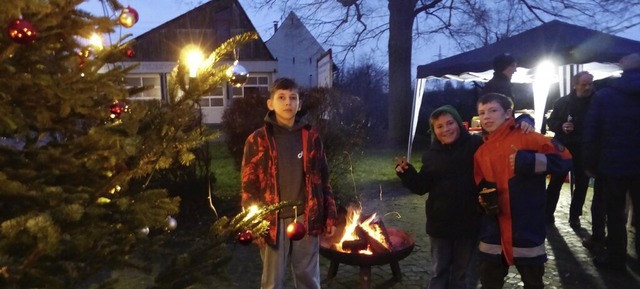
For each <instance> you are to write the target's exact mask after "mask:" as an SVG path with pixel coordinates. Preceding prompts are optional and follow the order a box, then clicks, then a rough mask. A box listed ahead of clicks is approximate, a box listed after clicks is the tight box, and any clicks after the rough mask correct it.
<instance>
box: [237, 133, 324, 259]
mask: <svg viewBox="0 0 640 289" xmlns="http://www.w3.org/2000/svg"><path fill="white" fill-rule="evenodd" d="M302 150H303V168H304V187H305V193H306V198H305V204H304V216H305V220H304V224H305V226H306V228H307V231H308V234H310V235H314V236H317V235H319V234H320V233H322V232H323V231H324V229H325V227H326V226H334V225H335V223H336V205H335V200H334V198H333V192H332V190H331V186H330V185H329V171H328V165H327V160H326V156H325V152H324V148H323V145H322V142H321V140H320V136H319V135H318V132H317V131H315V130H312V129H311V127H310V126H309V125H307V126H305V127H303V128H302ZM277 168H278V156H277V150H276V147H275V139H274V137H273V126H272V124H270V123H266V124H265V126H263V127H262V128H259V129H258V130H256V131H254V132H253V133H252V134H251V135H250V136H249V137H248V138H247V140H246V142H245V146H244V155H243V159H242V206H243V207H248V206H251V205H259V206H269V205H274V204H277V203H280V202H281V201H282V200H280V195H279V193H278V192H279V190H278V188H279V187H278V175H277V174H278V169H277ZM277 219H278V213H277V212H275V213H273V214H271V215H270V216H268V218H267V221H269V222H270V227H269V233H268V235H267V236H265V240H266V242H267V244H269V245H271V246H277V244H276V236H277V232H278V230H279V229H280V230H282V229H283V228H278V227H277V225H278V222H277Z"/></svg>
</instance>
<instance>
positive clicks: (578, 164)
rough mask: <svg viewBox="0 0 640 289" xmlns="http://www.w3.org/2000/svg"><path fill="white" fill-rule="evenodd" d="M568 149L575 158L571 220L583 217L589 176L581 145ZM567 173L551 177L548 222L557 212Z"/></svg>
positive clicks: (548, 192) (547, 210)
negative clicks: (586, 171)
mask: <svg viewBox="0 0 640 289" xmlns="http://www.w3.org/2000/svg"><path fill="white" fill-rule="evenodd" d="M567 148H568V149H569V151H570V152H571V155H572V156H573V158H572V161H573V168H572V169H571V183H572V184H573V187H572V191H571V207H570V208H569V219H578V218H579V217H580V216H582V207H583V206H584V200H585V198H586V197H587V189H588V188H589V176H587V174H586V173H585V170H584V165H583V164H582V153H581V151H582V147H581V146H579V145H575V144H573V145H567ZM567 174H568V172H567V173H563V174H557V175H551V179H550V180H549V185H548V186H547V204H546V214H547V215H546V217H547V220H549V219H552V217H553V213H554V212H555V211H556V206H557V205H558V199H559V198H560V190H561V189H562V184H564V180H565V179H566V178H567Z"/></svg>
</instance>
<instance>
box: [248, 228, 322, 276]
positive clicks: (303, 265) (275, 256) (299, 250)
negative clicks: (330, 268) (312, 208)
mask: <svg viewBox="0 0 640 289" xmlns="http://www.w3.org/2000/svg"><path fill="white" fill-rule="evenodd" d="M298 219H301V220H304V216H298ZM278 222H279V224H278V225H279V226H278V228H279V230H278V247H277V248H275V249H274V248H273V247H271V246H269V245H266V246H265V247H264V248H262V249H260V257H261V258H262V284H261V288H262V289H283V288H285V286H284V281H285V280H284V279H285V273H286V271H285V270H286V268H287V267H288V266H287V265H289V264H290V268H291V272H292V275H293V282H294V286H295V288H297V289H320V263H319V262H320V259H319V257H318V251H319V250H320V247H319V246H320V242H319V240H318V237H317V236H309V235H306V236H305V237H304V238H302V239H301V240H298V241H291V240H289V238H287V235H286V233H285V230H286V228H287V226H288V225H289V224H290V223H291V222H293V218H290V219H280V220H278Z"/></svg>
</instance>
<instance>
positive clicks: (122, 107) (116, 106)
mask: <svg viewBox="0 0 640 289" xmlns="http://www.w3.org/2000/svg"><path fill="white" fill-rule="evenodd" d="M128 109H129V106H128V105H127V104H126V103H124V102H120V101H116V102H114V103H113V104H111V106H109V112H110V113H111V115H110V117H111V118H112V119H115V118H120V116H121V115H122V113H123V112H126V111H127V110H128Z"/></svg>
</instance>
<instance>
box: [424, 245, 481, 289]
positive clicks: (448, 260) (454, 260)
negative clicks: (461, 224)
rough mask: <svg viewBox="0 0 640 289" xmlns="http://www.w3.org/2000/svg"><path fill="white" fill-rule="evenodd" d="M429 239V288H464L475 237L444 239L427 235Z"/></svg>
mask: <svg viewBox="0 0 640 289" xmlns="http://www.w3.org/2000/svg"><path fill="white" fill-rule="evenodd" d="M429 240H430V241H431V258H432V260H431V262H432V267H431V268H432V271H433V272H432V275H431V280H429V289H447V288H450V289H465V288H467V285H466V281H467V280H466V274H467V270H468V267H469V264H470V261H471V256H472V253H473V250H475V248H476V247H477V246H478V241H477V239H476V238H467V239H446V238H434V237H429Z"/></svg>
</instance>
